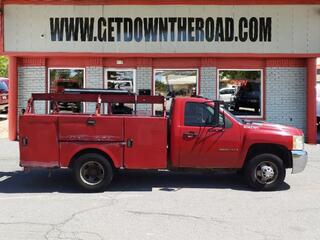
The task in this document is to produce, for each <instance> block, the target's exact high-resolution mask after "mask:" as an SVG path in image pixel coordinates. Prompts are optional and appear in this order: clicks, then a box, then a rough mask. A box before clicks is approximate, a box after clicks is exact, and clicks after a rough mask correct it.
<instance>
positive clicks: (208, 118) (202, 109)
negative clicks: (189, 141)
mask: <svg viewBox="0 0 320 240" xmlns="http://www.w3.org/2000/svg"><path fill="white" fill-rule="evenodd" d="M213 124H214V108H213V107H211V106H209V105H207V104H203V103H196V102H188V103H186V106H185V111H184V125H185V126H213Z"/></svg>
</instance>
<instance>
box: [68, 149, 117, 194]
mask: <svg viewBox="0 0 320 240" xmlns="http://www.w3.org/2000/svg"><path fill="white" fill-rule="evenodd" d="M73 174H74V178H75V181H76V183H77V184H78V185H79V186H80V187H81V188H82V189H83V190H84V191H87V192H98V191H101V190H103V188H104V187H105V186H107V185H108V184H110V183H111V181H112V178H113V168H112V166H111V164H110V162H109V161H108V160H107V159H106V158H105V157H104V156H102V155H100V154H97V153H87V154H84V155H81V156H80V157H78V158H77V159H76V160H75V163H74V166H73Z"/></svg>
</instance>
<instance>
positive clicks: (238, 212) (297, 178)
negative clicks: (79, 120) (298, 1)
mask: <svg viewBox="0 0 320 240" xmlns="http://www.w3.org/2000/svg"><path fill="white" fill-rule="evenodd" d="M0 146H1V147H0V213H1V214H0V239H10V240H16V239H17V240H18V239H19V240H20V239H24V240H29V239H30V240H37V239H50V240H56V239H64V240H71V239H72V240H73V239H74V240H79V239H83V240H101V239H106V240H107V239H108V240H109V239H170V240H172V239H232V240H234V239H244V240H248V239H255V240H259V239H261V240H278V239H279V240H280V239H290V240H291V239H299V240H300V239H308V240H312V239H320V221H319V220H320V201H319V199H320V177H319V173H320V160H319V156H320V155H319V153H320V146H319V145H318V146H311V145H308V146H307V150H308V151H309V154H310V161H309V163H308V166H307V169H306V170H305V171H304V172H303V173H301V174H297V175H291V174H290V172H289V171H288V172H287V178H286V183H285V184H284V185H283V186H282V188H281V190H279V191H277V192H254V191H251V190H250V189H248V188H247V187H246V185H245V183H244V182H243V180H242V178H241V177H240V176H239V175H237V174H234V173H230V174H229V173H228V174H221V173H220V174H213V173H193V174H192V173H175V174H174V173H168V172H158V173H154V172H147V173H144V172H131V173H126V174H123V173H122V174H119V175H117V176H116V178H115V179H114V182H113V184H112V186H111V187H110V188H109V189H106V191H105V192H103V193H95V194H84V193H81V192H78V190H77V188H76V187H75V185H74V184H73V182H72V177H71V174H70V172H69V171H66V170H64V171H61V170H60V171H54V172H53V173H52V175H51V177H48V172H47V171H43V170H38V171H33V172H30V173H23V172H22V171H21V168H20V167H19V166H18V145H17V143H16V142H10V141H8V140H6V139H0Z"/></svg>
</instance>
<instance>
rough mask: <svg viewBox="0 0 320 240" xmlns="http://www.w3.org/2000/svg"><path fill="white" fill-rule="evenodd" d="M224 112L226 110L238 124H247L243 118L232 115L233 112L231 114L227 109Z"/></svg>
mask: <svg viewBox="0 0 320 240" xmlns="http://www.w3.org/2000/svg"><path fill="white" fill-rule="evenodd" d="M223 110H224V111H225V112H226V113H228V114H229V115H230V116H231V117H232V118H233V119H235V120H236V121H237V122H238V123H242V124H244V123H245V122H244V121H243V120H242V119H241V118H239V117H237V116H235V115H233V114H232V113H231V112H229V111H228V110H226V109H223Z"/></svg>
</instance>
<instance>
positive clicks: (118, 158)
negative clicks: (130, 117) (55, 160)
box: [60, 142, 123, 168]
mask: <svg viewBox="0 0 320 240" xmlns="http://www.w3.org/2000/svg"><path fill="white" fill-rule="evenodd" d="M88 149H97V150H100V151H101V152H104V153H105V154H106V155H108V156H109V157H110V158H111V159H112V162H113V165H114V166H115V168H120V167H123V146H121V145H120V144H119V143H106V142H61V143H60V165H61V167H69V164H70V161H71V159H72V158H73V157H74V156H75V155H76V154H77V153H79V152H81V151H83V150H88Z"/></svg>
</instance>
